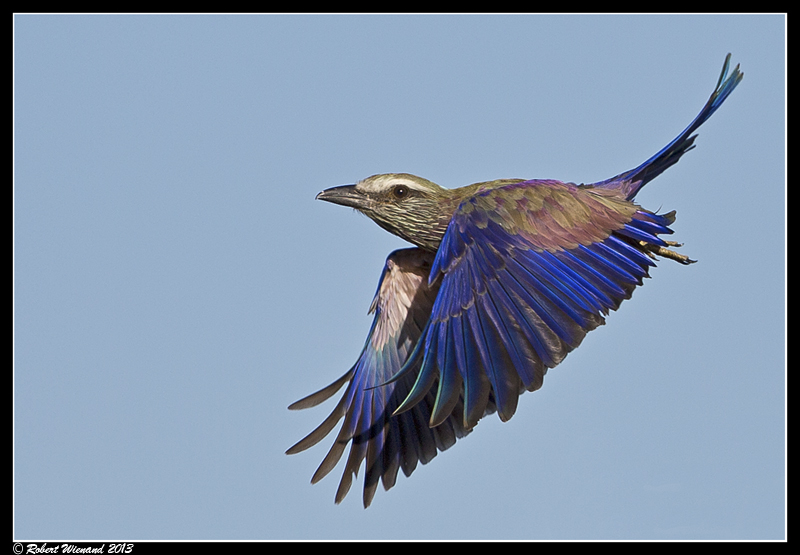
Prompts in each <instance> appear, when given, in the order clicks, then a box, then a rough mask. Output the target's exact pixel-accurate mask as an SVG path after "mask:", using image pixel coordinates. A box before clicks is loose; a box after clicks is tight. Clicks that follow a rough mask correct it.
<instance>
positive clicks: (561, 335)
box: [286, 54, 744, 507]
mask: <svg viewBox="0 0 800 555" xmlns="http://www.w3.org/2000/svg"><path fill="white" fill-rule="evenodd" d="M730 57H731V55H730V54H728V55H727V57H726V58H725V63H724V65H723V68H722V72H721V74H720V77H719V80H718V81H717V86H716V87H715V89H714V92H713V93H712V95H711V97H710V98H709V99H708V102H706V105H705V106H703V109H702V110H701V111H700V113H699V114H698V115H697V117H696V118H695V119H694V121H692V123H691V124H689V126H688V127H687V128H686V129H685V130H684V131H683V132H682V133H681V134H680V135H678V137H676V138H675V139H674V140H673V141H672V142H671V143H669V144H668V145H667V146H665V147H664V148H663V149H662V150H661V151H659V152H658V153H657V154H655V155H654V156H653V157H651V158H650V159H649V160H647V161H645V162H644V163H643V164H641V165H640V166H638V167H636V168H634V169H632V170H629V171H626V172H624V173H621V174H619V175H617V176H614V177H612V178H610V179H606V180H605V181H599V182H597V183H592V184H588V185H586V184H581V185H576V184H574V183H568V182H561V181H556V180H553V179H530V180H524V179H499V180H496V181H487V182H482V183H475V184H473V185H468V186H466V187H461V188H458V189H445V188H442V187H440V186H439V185H437V184H435V183H433V182H431V181H428V180H427V179H423V178H421V177H417V176H414V175H411V174H406V173H390V174H380V175H373V176H372V177H368V178H366V179H364V180H362V181H359V182H358V183H356V184H355V185H344V186H340V187H333V188H330V189H326V190H324V191H322V192H321V193H319V194H318V195H317V198H318V199H320V200H324V201H327V202H332V203H334V204H340V205H343V206H348V207H352V208H355V209H356V210H359V211H360V212H362V213H364V214H366V215H367V216H369V217H370V218H371V219H372V220H373V221H375V223H377V224H378V225H379V226H381V227H382V228H384V229H385V230H387V231H389V232H390V233H393V234H395V235H397V236H399V237H401V238H403V239H405V240H406V241H408V242H409V243H411V244H413V245H415V246H414V247H412V248H406V249H400V250H396V251H394V252H392V253H391V254H390V255H389V257H388V258H387V259H386V264H385V265H384V268H383V271H382V273H381V277H380V281H379V282H378V289H377V292H376V293H375V297H374V298H373V300H372V304H371V305H370V307H369V311H370V313H374V314H375V317H374V320H373V322H372V326H371V328H370V330H369V335H368V336H367V340H366V342H365V344H364V348H363V349H362V351H361V355H360V356H359V358H358V360H357V361H356V363H355V365H353V367H352V368H350V370H348V371H347V372H346V373H345V374H344V375H343V376H342V377H341V378H339V379H338V380H336V381H335V382H333V383H332V384H331V385H329V386H327V387H325V388H323V389H321V390H320V391H317V392H316V393H313V394H311V395H309V396H307V397H305V398H303V399H301V400H299V401H297V402H295V403H293V404H292V405H290V406H289V408H290V409H293V410H294V409H304V408H308V407H312V406H315V405H317V404H319V403H321V402H323V401H325V400H326V399H328V398H330V397H331V396H333V395H334V394H335V393H336V392H337V391H338V390H339V389H340V388H342V387H343V386H346V389H345V392H344V395H343V396H342V397H341V399H340V400H339V402H338V404H337V405H336V407H335V408H334V409H333V412H332V413H331V414H330V416H328V418H326V419H325V420H324V421H323V422H322V424H320V425H319V426H318V427H317V428H316V429H315V430H313V431H312V432H311V433H309V434H308V435H307V436H306V437H305V438H303V439H302V440H300V441H299V442H297V443H296V444H295V445H294V446H292V447H291V448H289V449H288V450H287V451H286V453H287V454H294V453H298V452H300V451H303V450H305V449H308V448H309V447H311V446H312V445H314V444H316V443H317V442H318V441H320V440H321V439H323V438H324V437H325V436H327V435H328V433H330V432H331V430H333V429H334V427H335V426H336V425H337V423H338V422H339V421H340V420H341V419H342V418H344V422H343V424H342V426H341V428H340V429H339V433H338V434H337V435H336V439H335V441H334V443H333V446H332V447H331V449H330V451H329V452H328V454H327V456H326V457H325V458H324V459H323V461H322V463H321V464H320V466H319V468H318V469H317V471H316V473H315V474H314V476H313V477H312V479H311V482H312V483H316V482H318V481H319V480H321V479H322V478H323V477H324V476H325V475H327V474H328V473H329V472H330V471H331V470H332V469H333V468H334V467H335V466H336V464H337V463H338V462H339V460H340V458H341V457H342V455H343V454H344V451H345V449H346V448H347V445H348V444H350V452H349V454H348V456H347V461H346V463H345V466H344V473H343V475H342V478H341V481H340V482H339V487H338V489H337V491H336V497H335V502H336V503H339V502H341V501H342V499H344V497H345V495H347V492H348V491H349V490H350V486H351V485H352V481H353V477H354V476H356V475H357V473H358V470H359V468H360V466H361V463H362V462H363V461H364V460H365V459H366V463H365V469H364V491H363V504H364V507H368V506H369V505H370V503H371V502H372V499H373V497H374V495H375V491H376V489H377V486H378V483H379V482H382V483H383V487H384V489H386V490H388V489H390V488H391V487H392V486H394V484H395V481H396V479H397V473H398V470H400V469H402V470H403V473H404V474H405V475H406V476H409V475H410V474H411V473H412V472H413V471H414V469H415V468H416V466H417V463H418V462H419V463H422V464H426V463H428V462H429V461H430V460H431V459H433V458H434V457H435V456H436V455H437V453H438V452H439V451H443V450H445V449H447V448H449V447H451V446H452V445H453V444H454V443H455V442H456V440H457V439H459V438H461V437H463V436H465V435H466V434H468V433H470V432H471V431H472V429H473V428H474V427H475V425H476V424H477V423H478V421H479V420H480V419H481V418H483V417H484V416H486V415H488V414H491V413H494V412H496V413H497V414H498V416H499V417H500V419H501V420H502V421H506V420H508V419H510V418H511V417H512V416H513V415H514V411H515V410H516V408H517V400H518V398H519V396H520V395H521V394H522V393H523V392H525V391H534V390H536V389H539V388H540V387H541V386H542V382H543V380H544V375H545V373H546V372H547V369H548V368H553V367H554V366H556V365H557V364H558V363H560V362H561V361H562V360H564V357H565V356H566V355H567V353H569V352H570V351H572V350H573V349H575V348H576V347H577V346H578V345H580V343H581V341H582V340H583V338H584V336H585V335H586V333H587V332H589V331H591V330H593V329H595V328H596V327H597V326H599V325H602V324H603V323H604V322H605V319H604V315H606V314H608V312H609V311H610V310H616V309H617V308H619V305H620V303H621V302H622V301H623V300H625V299H629V298H630V297H631V294H632V293H633V290H634V289H635V288H636V286H637V285H642V279H643V278H645V277H649V273H648V271H649V268H650V267H651V266H655V264H654V260H656V259H657V257H662V258H668V259H671V260H675V261H676V262H679V263H681V264H690V263H692V262H694V261H693V260H691V259H689V258H688V257H687V256H685V255H683V254H679V253H677V252H676V251H675V250H674V249H675V248H677V247H679V246H680V244H678V243H675V242H673V241H668V240H665V239H663V238H662V237H661V236H662V235H669V234H671V233H672V230H671V229H670V227H669V226H670V225H672V223H673V222H674V221H675V212H674V211H672V212H668V213H664V214H658V213H656V212H652V211H650V210H646V209H645V208H642V207H641V206H639V205H638V204H636V202H635V201H634V198H635V197H636V194H637V193H638V192H639V190H640V189H641V188H642V187H643V186H644V185H646V184H647V183H648V182H649V181H651V180H652V179H654V178H656V177H657V176H658V175H659V174H661V172H663V171H664V170H666V169H667V168H669V167H670V166H672V165H673V164H675V163H676V162H677V161H678V160H679V159H680V158H681V156H683V155H684V154H685V153H686V152H688V151H689V150H691V149H692V148H694V146H695V145H694V141H695V138H696V137H697V135H693V133H694V132H695V130H697V128H698V127H700V126H701V125H702V124H703V123H704V122H705V121H706V120H707V119H708V118H709V117H711V115H712V114H713V113H714V112H715V111H716V110H717V108H719V107H720V105H722V103H723V102H724V101H725V99H726V98H727V97H728V95H729V94H730V93H731V92H732V91H733V89H734V88H736V86H737V85H738V84H739V82H740V81H741V80H742V77H743V76H744V74H743V73H741V72H740V71H739V66H738V65H737V66H736V67H735V68H733V71H731V72H730V75H729V69H730Z"/></svg>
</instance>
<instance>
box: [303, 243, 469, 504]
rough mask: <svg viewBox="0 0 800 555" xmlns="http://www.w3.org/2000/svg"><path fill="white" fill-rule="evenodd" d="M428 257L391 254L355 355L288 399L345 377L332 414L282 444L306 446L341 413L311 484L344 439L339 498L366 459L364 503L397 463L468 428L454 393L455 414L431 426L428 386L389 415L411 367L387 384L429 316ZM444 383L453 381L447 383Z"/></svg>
mask: <svg viewBox="0 0 800 555" xmlns="http://www.w3.org/2000/svg"><path fill="white" fill-rule="evenodd" d="M432 263H433V254H432V253H428V252H426V251H423V250H421V249H417V248H412V249H403V250H398V251H395V252H393V253H392V254H391V255H389V257H388V258H387V260H386V265H385V266H384V270H383V273H382V275H381V280H380V283H379V284H378V290H377V292H376V294H375V298H374V300H373V302H372V306H371V307H370V311H371V312H372V311H374V312H375V318H374V320H373V323H372V328H371V329H370V332H369V336H368V337H367V341H366V343H365V345H364V349H363V350H362V352H361V356H360V357H359V359H358V361H357V362H356V364H355V365H354V366H353V367H352V368H351V369H350V370H349V371H348V372H347V373H346V374H345V375H344V376H342V377H341V378H339V379H338V380H337V381H336V382H334V383H333V384H331V385H330V386H328V387H326V388H323V389H322V390H320V391H318V392H317V393H313V394H311V395H309V396H307V397H305V398H303V399H301V400H300V401H297V402H296V403H293V404H292V405H290V406H289V408H290V409H302V408H308V407H311V406H314V405H317V404H319V403H321V402H323V401H324V400H326V399H328V398H330V397H331V396H333V395H334V394H335V393H336V392H337V391H338V390H339V389H340V388H341V387H342V386H344V385H345V384H347V389H346V390H345V393H344V395H343V396H342V398H341V399H340V401H339V403H338V404H337V405H336V407H335V408H334V410H333V412H332V413H331V414H330V416H329V417H328V418H327V419H325V421H323V423H322V424H320V425H319V426H318V427H317V428H316V429H315V430H314V431H312V432H311V433H310V434H308V435H307V436H306V437H305V438H303V439H302V440H300V441H299V442H297V443H296V444H295V445H294V446H292V447H291V448H289V450H287V454H293V453H299V452H300V451H303V450H305V449H308V448H309V447H311V446H312V445H315V444H316V443H317V442H319V441H320V440H321V439H323V438H324V437H325V436H327V435H328V434H329V433H330V432H331V431H332V430H333V428H334V427H335V426H336V424H337V423H338V422H339V421H341V420H342V418H344V422H343V423H342V426H341V428H340V430H339V433H338V434H337V436H336V439H335V441H334V444H333V446H332V447H331V449H330V451H329V452H328V454H327V455H326V457H325V458H324V460H323V461H322V463H321V464H320V466H319V468H318V469H317V471H316V472H315V474H314V476H313V478H312V480H311V481H312V483H316V482H318V481H319V480H321V479H322V478H324V477H325V476H326V475H327V474H328V473H329V472H330V471H331V470H332V469H333V468H334V467H335V466H336V464H337V463H338V462H339V460H340V459H341V457H342V455H343V454H344V451H345V450H346V448H347V445H348V444H349V445H350V453H349V455H348V457H347V462H346V464H345V468H344V472H343V475H342V478H341V481H340V483H339V488H338V490H337V492H336V499H335V500H336V502H337V503H339V502H341V501H342V499H344V497H345V495H346V494H347V492H348V491H349V489H350V487H351V485H352V481H353V476H355V475H357V473H358V470H359V467H360V466H361V463H362V461H364V460H365V459H366V465H365V476H364V495H363V502H364V506H365V507H366V506H369V504H370V503H371V501H372V498H373V496H374V494H375V491H376V488H377V485H378V482H379V481H382V482H383V486H384V488H385V489H389V488H391V487H392V486H393V485H394V483H395V480H396V478H397V472H398V470H400V469H402V470H403V473H404V474H406V475H407V476H408V475H410V474H411V473H412V472H413V471H414V469H415V467H416V465H417V463H418V462H421V463H422V464H425V463H427V462H428V461H430V460H431V459H432V458H433V457H435V456H436V454H437V453H438V451H442V450H444V449H447V448H448V447H450V446H451V445H453V444H454V443H455V441H456V439H457V438H459V437H462V436H464V435H465V434H466V433H468V430H467V429H465V428H464V427H463V426H462V425H461V411H462V410H463V409H462V407H461V403H460V399H459V398H458V396H456V399H455V402H453V403H451V404H450V410H451V411H453V412H454V414H455V416H454V417H452V418H449V419H448V418H444V419H443V425H441V426H438V427H437V428H435V429H431V428H429V427H428V421H429V420H430V415H431V412H432V410H433V409H432V407H433V405H434V402H435V400H436V397H435V393H434V391H430V392H426V394H424V395H422V396H421V398H420V402H419V403H418V404H417V405H416V406H415V407H414V409H412V410H411V411H408V412H404V413H403V414H399V415H393V412H394V411H395V409H397V407H398V406H399V405H400V402H401V401H402V400H403V399H404V398H405V397H406V396H407V394H408V392H409V391H410V389H411V386H412V384H413V383H414V375H413V372H411V373H409V375H407V376H405V377H401V378H400V379H397V380H395V381H393V382H392V383H389V384H386V382H389V381H390V380H391V379H392V378H393V377H395V376H396V374H397V373H398V372H399V370H400V368H401V367H402V366H403V364H404V363H405V362H406V359H407V358H408V355H409V353H410V351H411V349H412V348H413V347H414V345H415V344H416V343H417V340H418V339H419V337H420V335H421V334H422V330H423V329H424V327H425V324H426V322H427V320H428V318H429V316H430V312H431V308H432V306H433V303H434V299H435V297H436V294H437V292H438V290H439V285H438V283H437V284H435V285H430V284H429V283H428V273H429V271H430V267H431V264H432ZM384 384H386V385H384ZM446 387H447V388H451V387H452V386H451V385H450V384H449V382H448V384H447V385H446ZM440 411H441V409H440Z"/></svg>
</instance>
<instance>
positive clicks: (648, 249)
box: [639, 241, 697, 264]
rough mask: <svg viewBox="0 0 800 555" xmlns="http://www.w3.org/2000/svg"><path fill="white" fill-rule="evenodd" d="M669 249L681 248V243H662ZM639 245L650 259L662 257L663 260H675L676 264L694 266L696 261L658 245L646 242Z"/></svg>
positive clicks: (640, 242)
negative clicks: (656, 256)
mask: <svg viewBox="0 0 800 555" xmlns="http://www.w3.org/2000/svg"><path fill="white" fill-rule="evenodd" d="M664 242H665V243H666V244H667V245H669V246H670V247H682V246H683V243H676V242H675V241H664ZM639 244H640V245H641V246H642V248H643V249H644V252H645V253H647V256H649V257H650V258H652V259H655V255H658V256H663V257H664V258H670V259H672V260H675V261H676V262H680V263H681V264H694V263H695V262H697V260H692V259H691V258H689V257H688V256H686V255H685V254H679V253H677V252H675V251H673V250H669V249H667V248H664V247H662V246H660V245H653V244H652V243H648V242H646V241H639Z"/></svg>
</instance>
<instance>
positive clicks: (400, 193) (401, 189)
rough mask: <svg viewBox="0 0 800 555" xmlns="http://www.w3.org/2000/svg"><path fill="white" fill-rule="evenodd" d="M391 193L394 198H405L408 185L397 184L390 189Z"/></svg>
mask: <svg viewBox="0 0 800 555" xmlns="http://www.w3.org/2000/svg"><path fill="white" fill-rule="evenodd" d="M392 194H393V195H394V197H395V198H405V197H406V196H408V187H406V186H405V185H398V186H397V187H395V188H394V189H392Z"/></svg>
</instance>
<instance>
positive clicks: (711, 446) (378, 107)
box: [13, 15, 786, 540]
mask: <svg viewBox="0 0 800 555" xmlns="http://www.w3.org/2000/svg"><path fill="white" fill-rule="evenodd" d="M14 24H15V27H14V31H15V35H14V48H15V50H14V134H15V135H14V139H15V142H14V148H15V150H14V363H15V364H14V376H13V379H14V509H15V520H14V537H15V538H17V539H39V540H46V539H76V540H77V539H138V540H145V539H248V540H276V539H288V540H303V539H530V540H537V539H782V538H784V537H785V471H786V468H785V461H786V454H785V432H786V430H785V423H786V420H785V409H786V405H785V401H786V381H785V378H786V359H785V357H786V334H785V318H786V313H785V308H786V304H785V299H786V297H785V295H786V268H785V254H786V181H785V180H786V177H785V170H786V157H785V105H786V97H785V90H786V82H785V64H786V58H785V53H786V50H785V41H786V35H785V18H784V17H783V16H780V15H764V16H750V15H742V16H717V15H705V16H694V15H692V16H650V15H647V16H636V15H629V16H616V15H593V16H555V15H554V16H551V15H544V16H543V15H502V16H495V15H461V16H450V15H438V16H427V15H417V16H398V15H314V16H305V15H230V16H216V15H196V16H183V15H168V16H162V15H121V16H117V15H17V16H15V18H14ZM728 52H732V53H733V62H734V63H741V65H742V69H743V71H744V73H745V78H744V81H743V82H742V83H741V85H740V86H739V87H738V89H737V90H736V91H735V92H734V93H733V94H732V95H731V97H730V98H729V99H728V100H727V102H726V103H725V105H724V106H723V107H722V108H721V109H720V110H719V111H718V112H717V113H716V114H715V115H714V116H713V117H712V118H711V120H710V121H709V122H708V123H706V124H705V125H704V126H703V128H702V129H701V130H700V136H699V138H698V140H697V143H696V144H697V148H696V149H695V150H693V151H692V152H690V153H688V154H687V155H686V156H685V157H684V158H683V159H682V160H681V162H680V163H679V164H678V165H676V166H675V167H673V168H671V169H669V170H668V171H667V172H666V173H665V174H663V175H662V176H660V177H659V178H658V179H657V180H655V181H654V182H652V183H651V184H649V185H648V186H647V187H646V188H645V189H644V190H643V192H642V193H641V194H640V195H639V196H638V198H637V200H638V201H639V202H640V203H641V204H642V205H643V206H645V207H647V208H649V209H652V210H656V209H662V210H673V209H675V210H677V213H678V219H677V221H676V223H675V225H674V226H673V227H674V229H675V230H676V234H675V236H674V238H675V239H676V240H678V241H682V242H684V243H685V246H684V248H683V249H682V250H683V252H685V253H687V254H689V255H690V256H691V257H693V258H696V259H698V260H699V262H698V263H697V264H694V265H692V266H689V267H684V266H680V265H678V264H675V263H672V262H670V261H663V262H661V263H660V264H659V266H658V267H657V268H656V269H654V270H653V271H652V272H651V275H652V277H653V279H651V280H648V281H647V282H646V283H645V285H644V287H641V288H639V289H637V291H636V293H635V294H634V296H633V299H632V300H631V301H627V302H625V303H624V304H623V305H622V307H621V309H620V310H619V311H618V312H616V313H613V314H611V315H610V316H609V318H608V321H607V325H606V326H603V327H601V328H600V329H598V330H596V331H594V332H592V333H591V334H589V335H588V336H587V338H586V340H585V341H584V342H583V344H582V345H581V347H580V348H579V349H578V350H576V351H575V352H573V353H572V354H570V356H569V357H567V359H566V360H565V361H564V362H563V363H562V364H561V365H560V366H559V367H557V368H555V369H553V370H551V371H550V372H549V373H548V375H547V378H546V380H545V384H544V387H543V388H542V389H541V390H540V391H537V392H535V393H532V394H531V393H527V394H525V395H524V396H523V397H522V398H521V399H520V403H519V408H518V411H517V413H516V415H515V416H514V418H513V419H512V420H511V421H509V422H507V423H501V422H500V421H499V419H498V418H497V417H496V416H491V417H488V418H486V419H484V420H483V421H481V423H480V424H479V425H478V427H477V428H476V429H475V431H474V433H473V434H471V435H470V436H469V437H468V438H466V439H464V440H462V441H459V442H458V444H457V445H456V446H454V447H453V448H452V449H450V450H448V451H446V452H444V453H442V454H440V455H439V456H438V457H437V458H436V459H434V460H433V461H432V462H431V463H430V464H428V465H426V466H424V467H419V468H418V469H417V470H416V472H415V473H414V474H413V475H412V476H411V477H410V478H405V477H400V478H399V479H398V483H397V485H396V486H395V488H394V489H392V490H390V491H389V492H384V491H383V490H382V489H380V490H379V491H378V493H377V494H376V496H375V500H374V501H373V504H372V506H371V507H370V508H369V509H367V510H364V509H363V508H362V506H361V495H360V488H361V477H362V476H363V475H360V476H359V480H358V482H357V484H356V485H354V487H353V490H352V491H351V493H350V495H349V496H348V497H347V499H345V501H344V502H343V503H342V504H341V505H338V506H336V505H334V504H333V497H334V493H335V491H336V486H337V482H338V478H339V474H340V473H341V465H340V467H338V468H337V469H335V470H334V472H333V473H332V474H331V475H330V476H329V477H328V478H326V479H325V480H323V481H322V482H321V483H319V484H316V485H314V486H311V485H309V480H310V477H311V475H312V473H313V472H314V470H315V469H316V467H317V465H318V463H319V462H320V460H321V459H322V457H323V456H324V454H325V453H326V452H327V449H328V446H329V444H330V441H329V440H326V441H323V442H322V443H321V444H320V445H318V446H316V447H315V448H313V449H311V450H309V451H306V452H304V453H302V454H298V455H293V456H291V457H289V456H286V455H284V451H285V450H286V449H287V448H288V447H289V446H290V445H292V444H293V443H294V442H295V441H296V440H297V439H299V438H301V437H302V436H304V435H305V434H306V433H307V432H308V431H310V430H311V429H312V428H313V427H315V426H316V425H317V424H318V423H319V422H320V421H321V420H322V419H323V418H324V417H325V416H327V414H328V412H329V411H330V409H331V408H332V404H331V403H328V404H326V405H324V406H322V407H317V408H315V409H309V410H307V411H302V412H294V411H292V412H290V411H288V410H286V407H287V405H289V404H290V403H291V402H292V401H294V400H296V399H298V398H300V397H302V396H304V395H305V394H307V393H310V392H311V391H315V390H316V389H318V388H320V387H322V386H324V385H327V384H328V383H329V382H331V381H333V380H334V379H335V378H337V377H339V376H340V375H341V374H342V373H344V371H345V370H347V368H349V367H350V365H352V363H353V362H354V361H355V359H356V357H357V356H358V353H359V351H360V349H361V346H362V344H363V341H364V338H365V336H366V333H367V331H368V329H369V325H370V321H371V319H370V316H368V315H367V308H368V307H369V304H370V301H371V299H372V295H373V293H374V291H375V286H376V284H377V280H378V277H379V274H380V271H381V268H382V265H383V262H384V259H385V257H386V255H387V254H388V253H389V252H390V251H391V250H393V249H395V248H399V247H402V246H404V243H403V241H402V240H400V239H398V238H396V237H393V236H391V235H389V234H388V233H386V232H384V231H383V230H381V229H380V228H378V227H377V226H376V225H375V224H374V223H372V222H371V221H370V220H368V219H367V218H366V217H364V216H361V215H359V214H356V213H354V212H353V211H352V210H347V209H343V208H342V207H337V206H333V205H330V204H326V203H322V202H315V201H314V196H315V195H316V193H317V192H319V191H320V190H322V189H324V188H326V187H330V186H334V185H341V184H346V183H353V182H355V181H357V180H358V179H361V178H363V177H366V176H368V175H371V174H374V173H385V172H410V173H414V174H417V175H421V176H424V177H426V178H428V179H431V180H433V181H435V182H437V183H439V184H441V185H443V186H446V187H457V186H461V185H466V184H468V183H473V182H477V181H483V180H489V179H497V178H502V177H519V178H555V179H561V180H565V181H574V182H591V181H598V180H601V179H605V178H607V177H610V176H612V175H615V174H617V173H619V172H621V171H624V170H627V169H630V168H632V167H635V166H636V165H638V164H639V163H641V162H642V161H643V160H645V159H647V158H648V157H649V156H651V155H652V154H653V153H655V152H656V151H657V150H659V149H660V148H661V147H662V146H664V145H665V144H666V143H667V142H669V141H670V140H671V139H672V138H673V137H674V136H675V135H677V134H678V133H679V132H680V131H681V130H682V129H683V128H684V127H685V126H686V125H687V124H688V123H689V122H690V121H691V120H692V118H693V117H694V116H695V114H696V113H697V112H698V111H699V110H700V108H701V107H702V106H703V104H704V103H705V101H706V99H707V98H708V95H709V94H710V93H711V91H712V90H713V87H714V84H715V83H716V79H717V77H718V74H719V70H720V68H721V66H722V62H723V60H724V57H725V55H726V54H727V53H728Z"/></svg>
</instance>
